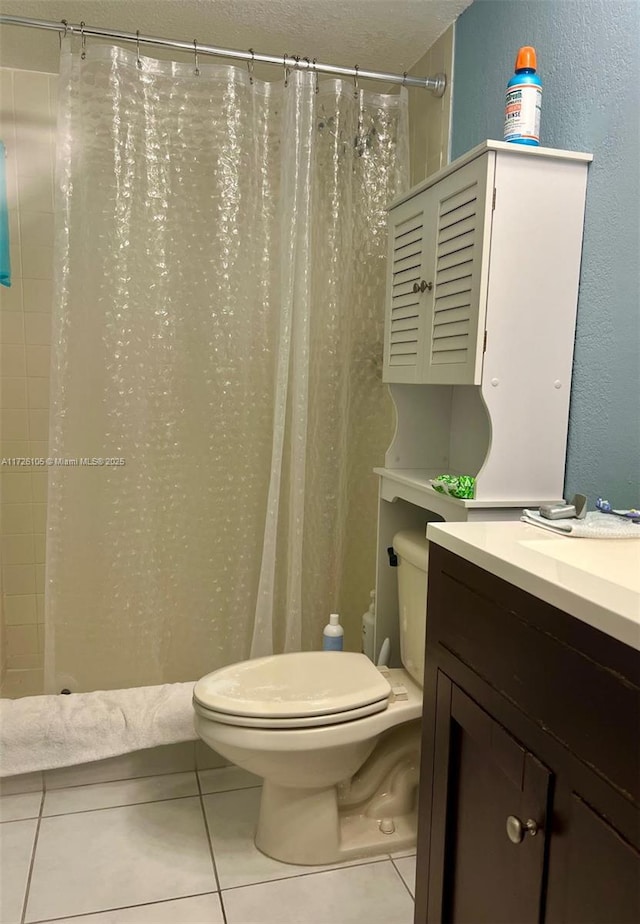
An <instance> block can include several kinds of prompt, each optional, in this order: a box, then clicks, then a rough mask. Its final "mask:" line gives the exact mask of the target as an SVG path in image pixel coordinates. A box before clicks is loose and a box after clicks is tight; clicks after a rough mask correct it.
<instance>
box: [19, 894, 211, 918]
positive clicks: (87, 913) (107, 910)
mask: <svg viewBox="0 0 640 924" xmlns="http://www.w3.org/2000/svg"><path fill="white" fill-rule="evenodd" d="M202 895H218V893H217V892H213V891H211V892H194V893H193V894H192V895H176V896H174V897H173V898H157V899H154V901H152V902H138V903H137V904H135V905H118V907H117V908H103V909H102V910H100V911H83V912H82V914H65V915H63V916H62V917H59V918H38V920H37V921H30V922H29V924H49V921H66V920H67V919H68V918H69V919H71V918H75V919H77V920H78V921H79V922H81V921H82V918H89V917H93V915H94V914H110V913H111V912H112V911H128V910H129V909H130V908H146V907H147V906H148V905H164V904H166V903H167V902H179V901H182V900H183V899H188V898H200V897H201V896H202Z"/></svg>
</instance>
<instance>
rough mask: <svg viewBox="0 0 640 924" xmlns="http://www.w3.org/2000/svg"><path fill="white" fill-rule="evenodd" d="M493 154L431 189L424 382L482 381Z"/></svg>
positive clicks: (446, 178)
mask: <svg viewBox="0 0 640 924" xmlns="http://www.w3.org/2000/svg"><path fill="white" fill-rule="evenodd" d="M494 162H495V158H494V154H493V152H488V153H487V154H484V155H483V156H481V157H478V158H476V159H475V160H473V161H471V162H470V163H468V164H465V165H464V166H463V167H461V168H460V169H459V170H456V171H455V172H454V173H451V174H449V175H448V176H445V177H444V178H443V179H442V180H441V181H440V182H439V183H436V184H435V185H434V186H432V187H431V188H430V189H429V190H428V191H429V192H430V193H432V194H433V199H432V204H431V208H432V211H433V214H432V218H431V220H432V222H433V225H434V235H435V242H434V249H433V263H432V264H431V266H430V267H429V268H427V267H425V272H426V276H425V279H426V280H427V281H428V282H429V283H432V286H433V288H432V289H430V290H428V291H427V292H426V293H425V294H426V295H428V298H427V299H426V309H427V313H426V323H427V331H426V337H425V341H426V342H425V350H424V354H423V357H424V367H423V372H422V375H421V381H424V382H427V383H429V384H434V385H479V384H480V383H481V381H482V355H483V348H484V331H485V315H486V301H487V280H488V275H489V249H490V238H491V217H492V200H493V175H494Z"/></svg>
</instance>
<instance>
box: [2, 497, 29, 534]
mask: <svg viewBox="0 0 640 924" xmlns="http://www.w3.org/2000/svg"><path fill="white" fill-rule="evenodd" d="M0 528H1V529H2V531H3V532H7V533H30V532H32V531H33V510H32V505H31V504H10V503H7V501H6V498H3V501H2V504H1V505H0Z"/></svg>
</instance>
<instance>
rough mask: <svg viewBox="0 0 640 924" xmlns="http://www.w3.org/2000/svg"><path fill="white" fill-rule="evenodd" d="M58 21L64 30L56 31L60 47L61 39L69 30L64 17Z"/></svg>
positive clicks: (64, 37)
mask: <svg viewBox="0 0 640 924" xmlns="http://www.w3.org/2000/svg"><path fill="white" fill-rule="evenodd" d="M60 22H61V23H62V25H63V26H64V32H58V44H59V45H60V48H62V39H66V37H67V32H68V31H69V23H68V22H67V20H66V19H61V20H60Z"/></svg>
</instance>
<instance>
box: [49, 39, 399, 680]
mask: <svg viewBox="0 0 640 924" xmlns="http://www.w3.org/2000/svg"><path fill="white" fill-rule="evenodd" d="M59 105H60V112H59V125H58V132H59V137H58V163H57V171H58V185H59V196H58V203H57V209H56V210H57V237H56V248H57V253H56V275H57V278H56V287H57V288H56V300H55V307H54V332H53V341H54V345H53V365H52V370H53V371H52V399H51V431H50V454H51V457H52V458H53V459H54V464H53V465H51V467H50V469H49V500H48V521H47V567H46V601H45V623H46V645H45V649H46V650H45V671H46V673H45V685H46V688H47V691H50V692H53V691H56V690H60V689H61V688H62V687H69V688H70V689H72V690H90V689H97V688H116V687H126V686H137V685H143V684H153V683H163V682H173V681H179V680H189V679H196V678H197V677H199V676H201V675H203V674H205V673H207V672H208V671H212V670H214V669H216V668H218V667H221V666H223V665H225V664H228V663H231V662H233V661H237V660H240V659H242V658H246V657H249V656H258V655H264V654H269V653H271V652H274V651H275V652H279V651H291V650H300V649H307V648H317V647H319V645H320V641H321V631H322V625H323V624H324V623H325V622H326V621H327V616H328V613H329V612H330V611H332V610H335V609H337V610H338V611H341V610H342V611H343V613H344V615H345V616H346V617H347V619H348V618H349V617H351V618H352V622H353V623H354V624H355V622H356V619H355V617H356V616H357V614H358V613H359V612H360V611H362V610H363V609H365V608H366V603H367V600H368V591H369V589H370V587H371V586H372V581H373V579H374V572H375V522H376V503H377V501H376V483H375V478H374V476H373V475H372V474H371V469H372V467H373V466H374V465H376V464H381V463H382V459H383V454H384V450H385V448H386V446H387V444H388V442H389V440H390V436H391V431H392V426H393V420H392V412H391V406H390V402H389V400H388V398H387V395H386V393H385V389H384V388H383V386H382V384H381V379H380V365H381V355H382V345H381V344H382V328H383V299H384V266H385V239H386V232H385V212H384V208H385V205H386V203H387V202H388V201H389V200H390V199H391V198H393V197H394V195H396V194H397V193H399V192H400V191H402V190H403V189H404V187H405V186H406V179H407V167H408V164H407V161H408V150H407V139H408V132H407V98H406V92H405V91H404V90H403V91H402V92H401V93H400V95H395V96H394V95H388V96H387V95H376V94H374V93H370V92H364V91H362V90H360V91H358V92H356V91H355V90H354V86H353V85H352V84H351V83H349V82H342V81H321V82H320V83H319V87H317V85H316V80H315V77H314V75H313V74H306V73H302V72H296V71H295V70H294V71H291V72H290V73H289V74H288V76H287V79H286V81H285V80H281V81H280V82H275V83H265V82H261V81H259V80H252V79H251V78H250V75H249V74H248V72H247V70H246V69H245V68H241V67H232V66H224V65H213V64H206V63H203V61H202V59H201V62H200V66H199V74H196V73H194V67H193V65H192V64H189V63H175V62H166V61H162V62H161V61H157V60H155V59H152V58H147V57H145V58H142V59H140V61H138V59H137V57H136V54H135V53H130V52H128V51H125V50H123V49H121V48H118V47H109V46H100V47H91V46H90V47H89V48H88V50H87V54H86V58H85V60H82V58H81V55H80V53H79V52H76V51H75V50H72V48H71V40H70V39H66V40H65V41H64V43H63V49H62V60H61V76H60V104H59Z"/></svg>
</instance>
